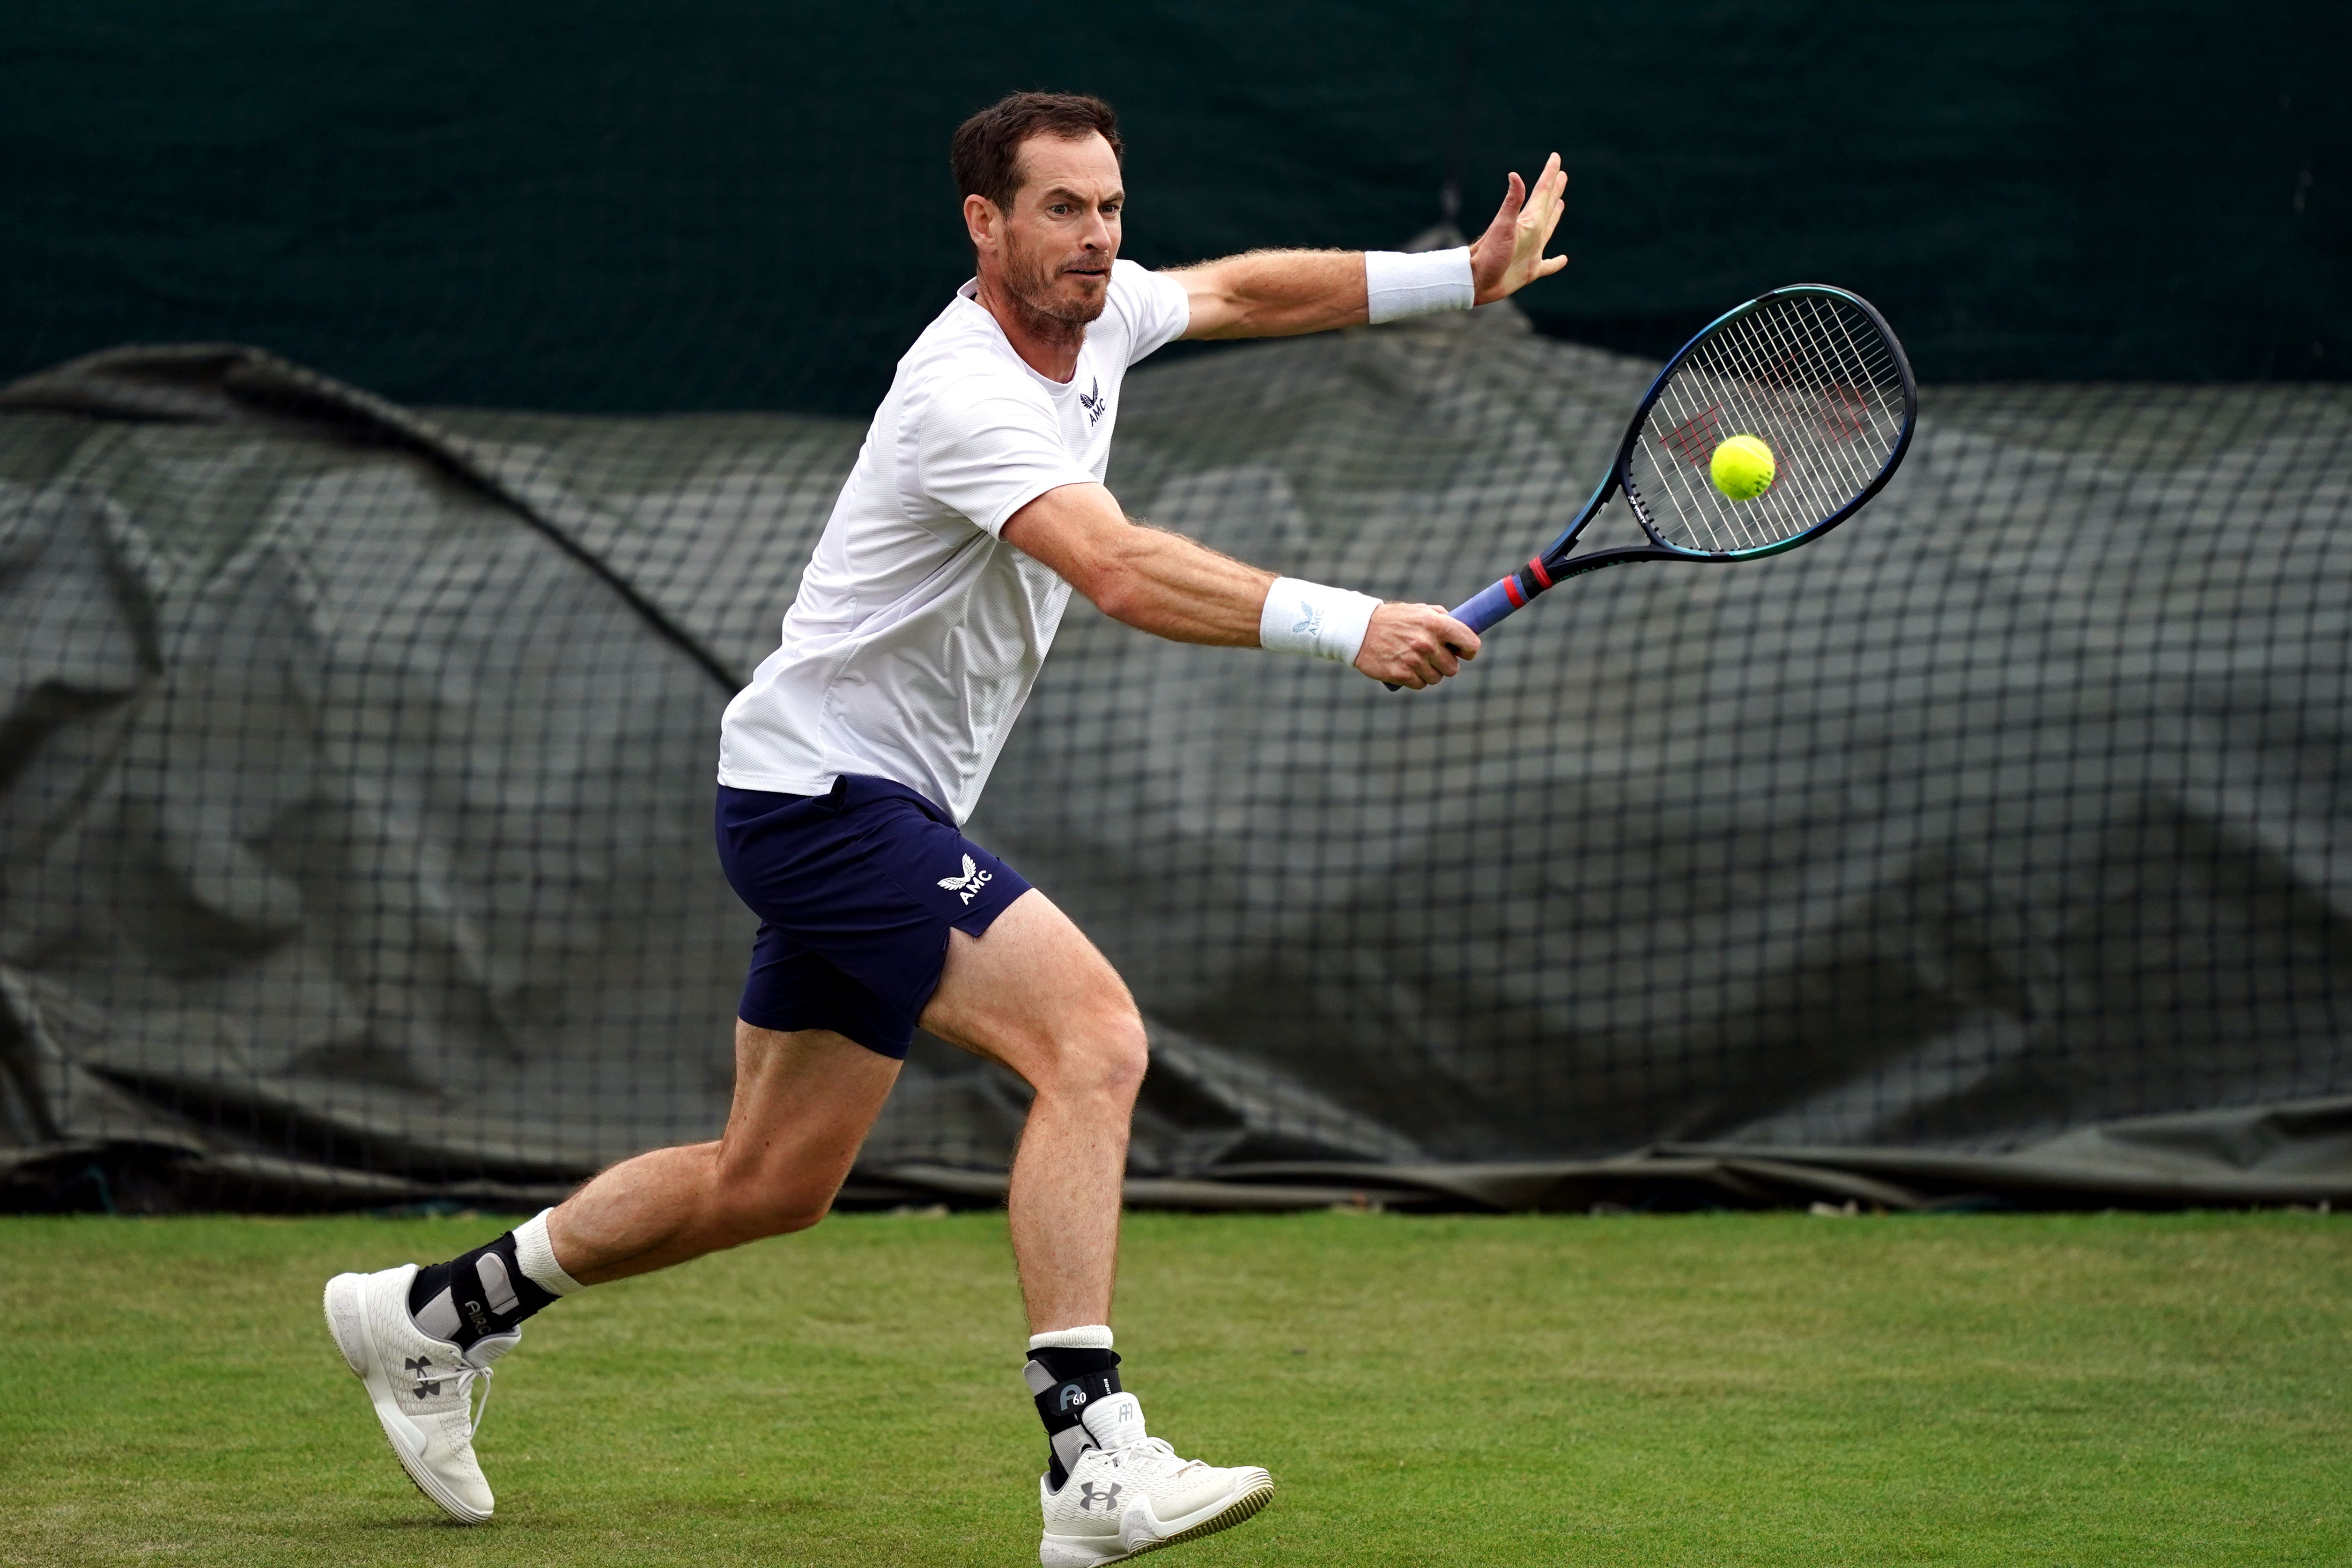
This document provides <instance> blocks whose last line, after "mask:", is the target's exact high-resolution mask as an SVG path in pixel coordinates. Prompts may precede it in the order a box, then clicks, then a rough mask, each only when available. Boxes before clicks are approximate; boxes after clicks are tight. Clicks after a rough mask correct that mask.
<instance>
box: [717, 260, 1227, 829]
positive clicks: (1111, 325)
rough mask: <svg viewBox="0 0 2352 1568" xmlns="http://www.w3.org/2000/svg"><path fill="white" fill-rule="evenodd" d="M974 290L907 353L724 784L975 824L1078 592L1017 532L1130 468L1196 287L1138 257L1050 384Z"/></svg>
mask: <svg viewBox="0 0 2352 1568" xmlns="http://www.w3.org/2000/svg"><path fill="white" fill-rule="evenodd" d="M976 288H977V285H976V284H972V283H967V284H965V285H964V286H963V288H962V289H959V290H958V291H957V294H956V297H955V299H954V300H951V301H950V302H949V305H948V308H947V309H946V310H943V311H941V312H940V317H939V319H938V320H937V321H933V322H932V323H931V324H930V325H929V327H926V328H925V329H924V330H923V335H922V336H921V337H919V338H917V339H916V340H915V346H914V347H912V348H910V349H908V351H907V353H906V357H904V358H903V359H901V360H899V362H898V374H897V375H896V376H895V377H893V378H892V380H891V383H890V392H889V395H887V396H886V397H885V398H883V400H882V406H881V407H880V408H879V409H877V411H876V412H875V415H874V423H873V425H872V426H870V427H869V428H868V429H867V430H866V445H865V447H863V448H862V449H860V451H859V452H858V454H857V465H856V468H852V469H851V470H850V473H849V479H848V481H847V482H846V483H845V484H844V485H843V486H842V487H841V495H840V497H839V499H838V500H835V502H834V503H833V515H832V516H831V517H830V518H829V519H827V520H826V521H825V525H824V533H823V534H822V535H821V536H820V537H819V538H818V540H817V542H816V550H815V552H814V553H813V554H812V555H811V556H810V557H809V563H808V566H807V567H806V569H805V570H803V573H802V574H801V586H800V592H799V593H798V594H797V595H794V596H793V605H792V608H791V610H789V611H788V612H786V614H785V616H784V632H783V641H782V646H780V647H778V648H777V649H776V651H775V652H773V653H772V654H770V655H769V656H768V657H767V658H765V659H764V660H762V661H761V665H760V668H759V669H758V670H757V671H755V672H754V673H753V675H752V677H751V684H750V685H749V686H747V687H745V688H744V689H742V690H741V691H740V692H738V693H736V695H735V700H733V701H731V702H730V703H729V704H728V705H727V716H726V718H725V720H724V721H722V722H721V725H720V728H719V783H720V784H727V785H730V786H731V787H733V788H736V789H755V790H770V791H775V792H778V793H781V794H785V795H822V794H824V792H825V791H826V790H829V789H831V788H832V787H833V781H834V780H835V778H836V777H838V776H839V775H841V774H843V773H878V774H880V775H881V776H882V777H884V778H887V779H896V780H897V781H898V783H900V784H906V785H908V786H909V787H910V788H913V789H916V790H919V791H920V792H921V793H922V794H923V795H926V796H928V797H929V799H931V800H932V801H934V802H936V803H937V804H938V805H940V806H942V807H944V808H945V809H946V810H947V811H948V812H949V813H950V815H951V816H954V818H955V820H956V821H957V823H959V824H961V823H962V822H963V821H964V820H965V819H966V818H968V817H969V816H971V811H972V807H973V806H975V805H978V804H979V802H980V792H981V788H982V785H984V784H987V782H988V774H989V770H991V769H992V768H993V767H994V766H995V765H996V758H997V753H998V752H1002V751H1003V749H1004V741H1005V737H1006V735H1007V734H1008V733H1010V731H1012V728H1013V720H1014V719H1016V718H1018V717H1019V716H1020V713H1021V708H1022V705H1023V704H1024V703H1025V702H1026V701H1028V700H1029V689H1030V687H1031V686H1032V685H1033V684H1034V682H1035V681H1036V679H1037V671H1038V669H1039V668H1041V667H1042V666H1043V665H1044V664H1045V653H1046V650H1047V649H1048V648H1050V647H1053V646H1054V633H1055V629H1056V628H1058V627H1059V626H1061V624H1062V611H1063V609H1064V607H1065V606H1066V605H1068V604H1069V601H1070V585H1069V584H1067V583H1065V582H1063V581H1062V579H1061V578H1060V577H1058V576H1056V575H1055V574H1054V573H1053V571H1051V570H1050V569H1049V568H1047V567H1046V566H1045V565H1043V564H1041V563H1038V562H1036V561H1034V560H1032V559H1031V558H1030V557H1028V556H1026V555H1024V554H1023V553H1022V552H1020V551H1018V550H1016V549H1014V548H1013V546H1012V545H1010V544H1007V543H1005V542H1004V541H1003V539H1002V538H1000V537H999V535H1000V534H1001V533H1002V532H1003V528H1004V523H1005V520H1006V519H1008V518H1010V517H1011V516H1012V515H1013V513H1014V512H1016V511H1019V510H1021V509H1022V508H1023V507H1024V506H1026V505H1028V504H1029V503H1030V502H1031V501H1033V500H1036V499H1037V498H1038V497H1039V496H1041V495H1043V494H1045V492H1046V491H1047V490H1050V489H1056V488H1058V487H1060V486H1062V485H1077V484H1089V483H1099V482H1100V481H1101V479H1102V477H1103V473H1104V470H1105V469H1106V468H1108V467H1109V464H1110V437H1111V429H1112V427H1113V426H1115V425H1116V424H1117V423H1118V389H1119V384H1120V383H1121V382H1122V381H1123V380H1125V379H1126V376H1127V368H1128V366H1129V365H1131V364H1133V363H1136V361H1138V360H1139V359H1141V358H1143V356H1144V355H1146V354H1148V353H1151V352H1152V351H1153V350H1154V349H1158V348H1160V347H1162V346H1163V345H1165V344H1166V343H1168V342H1171V341H1172V340H1173V339H1175V338H1177V337H1178V336H1180V335H1181V334H1182V332H1183V331H1184V329H1185V327H1186V326H1187V325H1188V324H1189V323H1190V321H1191V320H1192V307H1191V305H1190V304H1189V303H1188V302H1187V301H1186V299H1185V296H1184V289H1183V286H1182V285H1181V284H1179V283H1177V282H1175V281H1174V280H1173V279H1169V278H1165V277H1162V276H1160V274H1158V273H1153V272H1147V271H1145V270H1144V269H1143V268H1140V267H1139V266H1137V265H1136V264H1135V263H1134V262H1132V261H1120V262H1116V263H1114V264H1113V265H1112V268H1111V277H1110V288H1109V296H1110V297H1109V302H1108V305H1107V306H1106V307H1105V308H1104V310H1103V313H1102V315H1101V316H1100V317H1099V318H1097V320H1096V321H1094V322H1093V323H1092V324H1091V325H1089V326H1088V327H1087V335H1086V341H1085V342H1084V344H1083V345H1082V346H1081V347H1080V348H1079V350H1078V368H1077V373H1076V374H1075V375H1073V376H1071V378H1070V379H1069V380H1068V381H1067V382H1066V383H1060V382H1054V381H1049V380H1047V379H1046V378H1045V377H1044V376H1042V375H1040V374H1037V373H1036V372H1035V371H1034V370H1032V369H1030V368H1029V366H1028V365H1027V364H1026V363H1024V362H1023V360H1022V358H1021V356H1020V355H1019V354H1017V353H1013V345H1012V343H1010V342H1007V341H1006V339H1005V336H1004V330H1003V328H1002V327H1000V326H998V325H997V324H996V318H995V317H993V316H992V315H990V314H989V313H988V311H987V310H984V309H982V307H981V305H980V304H979V303H978V302H977V301H976V300H974V298H973V294H974V291H975V289H976Z"/></svg>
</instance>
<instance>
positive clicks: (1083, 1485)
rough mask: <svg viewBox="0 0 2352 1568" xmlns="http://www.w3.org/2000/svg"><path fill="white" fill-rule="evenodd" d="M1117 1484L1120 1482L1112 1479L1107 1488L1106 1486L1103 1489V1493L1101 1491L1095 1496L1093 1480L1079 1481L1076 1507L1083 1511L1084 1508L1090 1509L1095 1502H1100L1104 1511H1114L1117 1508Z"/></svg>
mask: <svg viewBox="0 0 2352 1568" xmlns="http://www.w3.org/2000/svg"><path fill="white" fill-rule="evenodd" d="M1119 1484H1120V1483H1118V1481H1113V1482H1111V1484H1110V1486H1109V1488H1108V1489H1107V1490H1105V1491H1104V1493H1103V1494H1102V1495H1101V1496H1100V1497H1097V1496H1096V1495H1095V1484H1094V1482H1092V1481H1080V1482H1079V1483H1078V1508H1079V1510H1080V1511H1081V1512H1083V1511H1085V1510H1087V1509H1091V1508H1092V1507H1094V1506H1095V1504H1097V1503H1100V1504H1102V1510H1103V1511H1104V1512H1105V1513H1112V1512H1116V1511H1117V1510H1118V1489H1119Z"/></svg>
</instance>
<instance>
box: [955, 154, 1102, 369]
mask: <svg viewBox="0 0 2352 1568" xmlns="http://www.w3.org/2000/svg"><path fill="white" fill-rule="evenodd" d="M1015 166H1016V167H1017V168H1018V169H1019V170H1020V173H1021V186H1020V189H1019V190H1017V191H1015V192H1014V193H1013V203H1012V205H1011V207H1010V208H1009V209H1008V210H1006V211H1004V212H1002V213H1000V212H998V211H997V210H996V209H995V208H994V207H993V206H992V205H990V204H988V203H987V202H984V201H982V199H981V198H980V197H978V196H971V197H968V198H966V200H965V203H964V217H965V221H966V223H967V224H968V225H969V226H970V227H971V237H972V244H973V246H974V247H976V248H977V249H978V250H979V253H980V258H981V266H982V268H983V269H985V270H991V271H992V273H993V275H994V281H995V282H996V283H998V284H999V285H1000V286H1001V287H1003V289H1005V290H1006V291H1007V292H1008V293H1010V294H1011V295H1013V298H1014V299H1016V300H1020V301H1021V302H1022V303H1023V304H1024V305H1026V306H1028V307H1029V309H1031V310H1034V311H1036V312H1037V313H1038V314H1039V315H1041V316H1047V317H1050V318H1052V319H1053V320H1055V321H1067V322H1070V323H1071V324H1073V325H1083V324H1084V323H1086V322H1087V321H1093V320H1094V319H1095V318H1096V317H1097V316H1099V315H1101V314H1102V313H1103V306H1104V304H1105V303H1106V302H1107V301H1108V299H1109V297H1110V264H1111V262H1112V261H1113V260H1114V259H1115V258H1117V257H1118V238H1119V234H1118V218H1119V209H1120V207H1121V206H1122V205H1125V203H1126V201H1127V190H1126V187H1125V185H1124V184H1122V182H1121V181H1120V179H1119V174H1118V158H1117V157H1116V156H1115V155H1114V154H1113V153H1111V150H1110V143H1109V142H1106V141H1104V140H1103V139H1102V138H1101V137H1099V136H1094V135H1089V136H1087V137H1085V138H1083V139H1082V140H1078V141H1068V140H1066V139H1064V138H1062V137H1058V136H1032V137H1031V138H1029V140H1028V141H1026V142H1023V143H1022V144H1021V152H1020V156H1019V159H1018V161H1017V163H1016V165H1015Z"/></svg>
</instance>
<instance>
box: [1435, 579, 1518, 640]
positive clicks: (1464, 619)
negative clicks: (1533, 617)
mask: <svg viewBox="0 0 2352 1568" xmlns="http://www.w3.org/2000/svg"><path fill="white" fill-rule="evenodd" d="M1517 589H1518V584H1517V582H1516V581H1514V580H1513V578H1512V577H1504V578H1499V579H1497V580H1496V581H1495V582H1493V583H1490V584H1487V585H1486V587H1484V588H1482V589H1480V590H1479V591H1478V592H1477V593H1475V594H1473V595H1471V596H1470V597H1469V598H1467V599H1465V600H1464V601H1463V602H1462V603H1461V604H1460V605H1457V606H1456V607H1455V608H1454V611H1453V612H1452V613H1453V616H1454V619H1455V620H1457V621H1460V622H1461V623H1462V624H1463V625H1464V626H1468V627H1469V628H1470V629H1471V630H1472V631H1474V632H1477V633H1480V634H1482V635H1483V634H1484V633H1485V632H1486V628H1487V627H1488V626H1493V625H1494V624H1495V623H1496V621H1499V620H1501V619H1502V618H1503V617H1504V616H1507V615H1509V614H1510V613H1511V612H1512V611H1513V610H1516V609H1517V608H1518V607H1519V606H1520V605H1524V604H1526V603H1527V599H1526V596H1525V595H1522V594H1520V593H1518V592H1517Z"/></svg>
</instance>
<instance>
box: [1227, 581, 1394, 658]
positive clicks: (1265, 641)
mask: <svg viewBox="0 0 2352 1568" xmlns="http://www.w3.org/2000/svg"><path fill="white" fill-rule="evenodd" d="M1380 607H1381V602H1380V601H1379V600H1378V599H1375V598H1373V597H1372V596H1371V595H1370V594H1355V593H1350V592H1349V591H1348V590H1347V589H1345V588H1327V587H1325V586H1324V585H1323V584H1320V583H1304V582H1301V581H1299V580H1298V579H1297V578H1296V577H1277V578H1276V579H1275V580H1274V586H1273V587H1271V588H1269V589H1267V590H1266V595H1265V608H1264V609H1262V610H1260V611H1259V612H1258V617H1257V640H1258V646H1259V647H1263V648H1265V649H1266V650H1267V651H1268V652H1270V653H1303V654H1306V655H1307V656H1309V657H1310V658H1328V659H1336V660H1337V661H1339V663H1341V664H1353V663H1355V662H1356V655H1357V653H1358V652H1359V651H1360V650H1361V649H1362V647H1363V646H1364V633H1365V632H1366V631H1367V630H1369V629H1370V626H1371V624H1372V612H1373V611H1374V610H1377V609H1379V608H1380Z"/></svg>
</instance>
